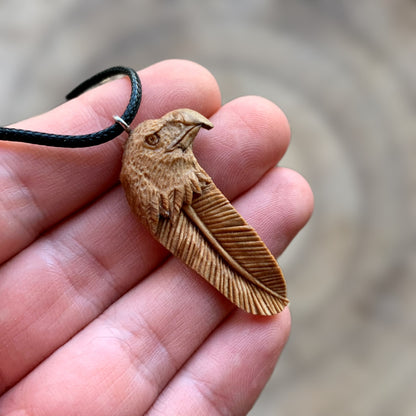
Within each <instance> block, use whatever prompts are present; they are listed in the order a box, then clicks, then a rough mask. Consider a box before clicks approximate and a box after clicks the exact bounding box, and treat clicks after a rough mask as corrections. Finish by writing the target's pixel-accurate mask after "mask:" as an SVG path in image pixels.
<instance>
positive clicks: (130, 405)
mask: <svg viewBox="0 0 416 416" xmlns="http://www.w3.org/2000/svg"><path fill="white" fill-rule="evenodd" d="M140 78H141V80H142V83H143V101H142V105H141V108H140V111H139V114H138V117H137V118H138V119H139V120H138V121H141V120H143V119H146V118H156V117H160V116H161V115H163V114H164V113H166V112H167V111H170V110H172V109H175V108H183V107H188V108H192V109H195V110H197V111H198V112H200V113H202V114H204V115H205V116H207V117H211V120H212V121H213V123H214V125H215V128H214V129H213V130H211V131H209V132H206V131H201V132H200V133H199V136H198V137H197V138H196V140H195V142H194V153H195V155H196V157H197V158H198V160H199V163H200V164H201V166H202V167H203V168H204V169H205V170H206V171H207V172H208V174H210V176H211V177H212V178H213V180H214V182H215V183H216V185H217V186H218V187H219V188H220V189H221V190H222V191H223V193H224V194H225V195H226V196H227V197H228V198H229V199H230V200H231V201H232V202H233V205H234V206H235V207H236V209H237V210H238V211H239V212H240V213H241V215H242V216H243V217H245V218H246V219H247V221H248V222H249V223H250V224H251V225H252V226H253V227H254V228H255V229H256V230H257V232H258V233H259V235H260V236H261V237H262V238H263V240H264V241H265V243H266V244H267V246H268V247H269V248H270V250H271V252H272V253H273V254H275V255H279V254H280V253H281V252H282V251H283V250H284V248H285V247H286V246H287V245H288V243H289V242H290V240H291V239H292V238H293V237H294V235H295V234H296V233H297V232H298V231H299V230H300V229H301V228H302V226H303V225H304V224H305V223H306V221H307V220H308V218H309V216H310V214H311V211H312V205H313V202H312V194H311V191H310V188H309V186H308V185H307V183H306V182H305V181H304V179H303V178H302V177H300V176H299V175H298V174H297V173H295V172H293V171H291V170H288V169H284V168H280V167H275V165H276V163H277V162H278V161H279V160H280V158H281V157H282V155H283V154H284V152H285V150H286V148H287V146H288V143H289V135H290V133H289V127H288V124H287V120H286V118H285V116H284V115H283V113H282V112H281V111H280V110H279V109H278V108H277V107H276V106H275V105H274V104H272V103H270V102H269V101H267V100H265V99H262V98H259V97H244V98H240V99H237V100H234V101H232V102H230V103H228V104H226V105H224V106H222V107H221V104H220V95H219V91H218V87H217V84H216V82H215V80H214V79H213V78H212V76H211V75H210V74H209V73H208V72H207V71H206V70H204V69H203V68H201V67H199V66H198V65H196V64H193V63H189V62H184V61H166V62H161V63H159V64H156V65H154V66H152V67H149V68H147V69H145V70H143V71H141V72H140ZM129 88H130V86H129V81H128V80H127V79H121V80H116V81H114V82H111V83H108V84H105V85H103V86H101V87H99V88H97V89H94V90H91V91H88V92H87V93H85V94H83V95H82V96H80V97H79V98H76V99H74V100H72V101H69V102H67V103H65V104H63V105H62V106H60V107H58V108H56V109H54V110H52V111H51V112H49V113H46V114H44V115H41V116H38V117H35V118H33V119H30V120H26V121H24V122H21V123H19V125H18V127H19V128H23V129H31V130H37V131H48V132H53V133H57V134H81V133H87V132H92V131H96V130H99V129H101V128H103V127H105V126H107V125H109V124H111V122H112V116H113V115H114V114H118V113H119V112H120V111H121V110H122V109H124V107H125V103H126V102H127V99H128V96H129ZM133 127H134V125H133ZM124 140H125V137H124V135H123V136H122V137H119V138H117V139H115V140H113V141H111V142H109V143H106V144H104V145H101V146H98V147H93V148H86V149H62V148H59V149H58V148H47V147H40V146H34V145H28V144H21V143H10V142H0V230H1V234H0V264H1V266H0V394H2V395H1V396H0V415H2V416H3V415H30V416H35V415H42V416H45V415H66V416H69V415H84V414H85V415H89V416H93V415H100V416H105V415H115V414H116V415H117V416H120V415H130V414H131V415H133V414H134V415H139V414H144V413H147V414H149V415H177V414H183V415H188V414H192V415H195V414H201V415H206V414H232V415H243V414H246V413H247V412H248V410H249V409H250V408H251V406H252V405H253V403H254V402H255V400H256V399H257V397H258V395H259V394H260V392H261V390H262V389H263V387H264V385H265V383H266V382H267V380H268V378H269V377H270V375H271V373H272V370H273V368H274V365H275V363H276V361H277V359H278V357H279V355H280V353H281V351H282V349H283V347H284V345H285V343H286V341H287V337H288V335H289V330H290V314H289V311H288V309H285V310H284V311H283V312H282V313H280V314H278V315H276V316H273V317H259V316H252V315H249V314H247V313H245V312H243V311H240V310H238V309H236V308H235V307H234V306H233V305H232V304H231V303H230V302H228V301H227V300H226V299H225V298H224V297H223V296H222V295H221V294H220V293H219V292H217V291H216V290H215V289H214V288H212V287H211V286H210V285H209V284H208V283H207V282H205V281H204V280H203V279H202V278H201V277H199V276H197V275H195V273H194V272H192V271H191V270H190V269H188V268H187V267H186V266H185V265H184V264H182V263H181V262H180V261H179V260H178V259H175V258H173V257H170V256H169V255H168V253H167V252H166V250H165V249H163V248H162V247H161V246H160V245H159V243H157V242H156V241H155V240H154V239H153V238H152V237H151V236H150V234H149V233H148V232H147V231H146V230H145V229H144V227H143V226H142V225H141V224H139V223H138V221H137V220H136V218H135V217H134V216H133V214H132V213H131V212H130V208H129V207H128V205H127V202H126V200H125V197H124V195H123V191H122V189H121V187H120V185H119V183H118V174H119V171H120V163H121V155H122V145H123V141H124ZM289 279H290V277H289ZM289 295H290V293H289Z"/></svg>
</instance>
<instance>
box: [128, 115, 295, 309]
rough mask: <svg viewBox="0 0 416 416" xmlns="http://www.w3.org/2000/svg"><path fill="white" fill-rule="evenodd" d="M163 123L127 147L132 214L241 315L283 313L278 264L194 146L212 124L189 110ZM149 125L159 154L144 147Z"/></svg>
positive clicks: (137, 132) (134, 138) (283, 285)
mask: <svg viewBox="0 0 416 416" xmlns="http://www.w3.org/2000/svg"><path fill="white" fill-rule="evenodd" d="M160 120H162V121H163V123H164V126H166V128H163V127H162V128H160V125H161V124H163V123H161V121H160ZM160 120H158V121H157V122H156V121H154V120H153V121H149V122H144V123H142V124H143V125H144V128H143V127H142V128H141V127H140V126H139V127H138V128H137V129H136V130H135V132H133V134H132V136H131V137H130V138H129V140H128V142H127V144H126V149H125V153H124V156H123V168H122V172H121V177H120V178H121V181H122V184H123V186H124V188H125V191H126V195H127V199H128V201H129V203H130V205H131V207H132V209H133V211H134V212H135V213H136V215H137V216H138V217H139V218H140V219H141V220H142V221H143V223H144V224H145V225H147V227H148V228H149V230H150V231H151V232H152V234H153V235H154V236H155V237H156V238H157V239H158V240H159V241H160V242H161V243H162V244H163V245H164V246H165V247H166V248H167V249H168V250H169V251H171V252H172V253H173V254H174V255H175V256H177V257H179V258H180V259H181V260H182V261H183V262H184V263H185V264H187V265H188V266H189V267H191V268H192V269H194V270H195V271H196V272H197V273H198V274H200V275H201V276H202V277H204V278H205V279H206V280H207V281H208V282H209V283H211V284H212V285H213V286H214V287H215V288H216V289H218V290H219V291H220V292H221V293H222V294H223V295H224V296H226V297H227V298H228V299H229V300H230V301H231V302H233V303H234V304H236V305H237V306H238V307H240V308H241V309H243V310H245V311H247V312H250V313H253V314H260V315H272V314H276V313H278V312H280V311H282V310H283V309H284V307H285V306H286V305H287V304H288V299H287V298H286V283H285V280H284V277H283V274H282V272H281V270H280V267H279V265H278V263H277V262H276V260H275V258H274V257H273V256H272V254H271V253H270V251H269V250H268V249H267V247H266V246H265V244H264V243H263V242H262V240H261V239H260V237H259V236H258V234H257V233H256V231H255V230H254V229H253V228H252V227H250V226H249V225H248V224H247V223H246V222H245V221H244V219H243V218H242V217H241V216H240V214H239V213H238V212H237V211H236V210H235V209H234V207H233V206H232V205H231V204H230V202H229V201H228V200H227V198H226V197H225V196H224V195H223V194H222V193H221V192H220V191H219V189H218V188H217V187H216V186H215V184H214V183H213V181H212V179H211V178H210V177H209V176H208V174H207V173H206V172H205V171H204V170H203V169H202V168H201V167H200V166H199V164H198V162H197V161H196V159H195V157H194V155H193V153H192V149H191V143H192V140H193V138H194V137H195V136H196V133H197V131H198V130H199V127H201V126H204V127H211V126H210V124H208V123H209V121H208V120H206V119H205V118H204V117H203V116H201V115H199V114H198V113H196V112H194V111H191V110H175V111H174V112H171V113H168V114H167V115H166V116H164V117H162V119H160ZM201 120H202V121H201ZM146 123H148V124H146ZM150 123H153V125H157V126H158V131H157V133H158V137H159V139H158V140H153V139H152V140H151V142H154V141H157V142H158V147H154V148H153V149H150V148H149V146H147V145H146V140H147V138H149V137H151V136H149V135H152V134H154V132H153V130H152V129H151V128H150V127H149V124H150ZM178 123H179V126H180V127H181V128H180V129H178ZM204 123H205V124H204ZM172 125H173V127H172ZM192 125H193V126H195V125H197V126H198V128H197V129H196V130H195V129H193V130H192V129H191V128H190V127H189V126H191V127H192ZM182 130H185V133H181V131H182ZM144 131H145V132H146V134H144V133H143V132H144ZM190 131H192V134H190V133H189V132H190ZM181 134H182V136H181ZM184 143H186V146H185V145H184ZM166 149H168V150H166ZM172 149H173V150H172ZM149 150H153V151H149Z"/></svg>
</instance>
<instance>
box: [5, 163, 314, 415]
mask: <svg viewBox="0 0 416 416" xmlns="http://www.w3.org/2000/svg"><path fill="white" fill-rule="evenodd" d="M289 184H290V186H291V187H297V188H298V189H297V190H296V191H292V192H290V193H289V195H288V196H287V200H286V204H287V205H288V206H289V207H299V210H298V214H296V213H295V212H293V211H291V208H290V210H289V211H290V212H288V211H287V210H286V208H285V207H286V204H285V202H284V201H285V200H284V198H283V196H281V195H280V193H279V190H284V189H286V188H287V187H288V186H289ZM307 189H308V188H307V186H306V184H305V181H304V180H303V179H301V177H300V176H299V175H297V174H295V173H294V172H291V171H289V170H286V169H283V168H277V169H273V170H271V171H270V172H269V173H268V174H267V175H266V176H265V177H264V178H263V179H262V180H261V181H260V182H259V183H258V185H257V186H256V188H255V190H254V189H252V190H250V191H248V192H247V193H246V194H244V195H243V196H242V197H241V198H239V199H238V200H237V201H236V202H235V205H236V207H237V209H239V211H240V212H241V213H242V215H243V216H245V217H246V218H247V220H248V221H249V222H250V223H251V224H252V225H253V226H254V227H256V228H257V229H258V230H259V232H260V234H261V235H263V237H264V239H265V242H266V244H268V245H269V246H271V247H279V246H280V247H281V246H282V245H281V244H279V243H275V242H274V240H275V239H278V240H279V239H283V241H289V240H290V238H292V237H293V236H294V235H295V234H296V232H297V231H299V229H300V227H301V226H302V225H303V224H304V223H305V222H306V221H307V216H309V215H310V212H311V206H309V207H306V208H305V207H303V204H311V202H312V198H311V196H310V195H308V194H307ZM257 192H259V193H260V194H261V195H263V198H264V199H265V200H266V201H268V204H269V205H268V209H269V212H270V215H269V216H268V219H269V221H268V222H266V221H264V219H261V218H259V216H258V214H257V206H258V201H257V199H258V195H259V194H258V193H257ZM309 192H310V191H309ZM305 197H306V198H305ZM275 254H278V253H275ZM232 309H233V307H232V305H231V304H230V303H229V302H228V301H227V300H226V299H225V298H224V297H223V296H222V295H221V294H220V293H219V292H217V291H216V290H215V289H213V288H212V287H211V286H210V285H209V284H208V283H206V282H205V281H204V280H203V279H201V278H200V277H198V276H196V275H195V273H193V272H192V271H191V270H189V269H188V268H187V267H186V266H184V265H183V264H182V263H181V262H180V261H178V260H177V259H170V260H169V261H168V262H167V263H165V265H164V266H163V267H161V268H159V269H158V270H157V271H155V272H154V273H153V274H152V276H151V278H148V279H145V280H144V281H143V282H142V283H141V284H140V285H138V286H136V287H135V288H133V289H132V290H131V291H129V292H128V293H127V294H126V295H124V296H123V297H122V298H121V299H119V300H118V301H117V302H116V303H115V304H113V305H112V306H111V307H110V308H109V309H108V310H107V311H106V312H105V313H104V314H103V315H101V317H100V318H99V319H98V320H96V321H94V322H93V323H91V324H90V325H89V326H88V327H87V328H86V329H85V330H83V331H82V332H80V333H79V334H78V335H77V336H75V337H74V338H73V339H72V340H71V341H70V342H68V343H67V344H66V345H65V346H63V347H61V348H60V349H59V350H58V351H56V352H55V354H53V355H52V356H51V357H50V358H49V359H47V360H46V361H45V362H44V363H43V364H42V365H41V366H39V367H38V368H37V369H35V370H34V371H33V372H32V373H31V374H30V375H29V376H27V377H26V378H25V379H24V380H23V381H22V382H21V383H19V384H18V385H17V386H16V387H15V388H13V389H12V390H10V392H9V393H7V394H6V395H5V397H4V399H3V401H0V413H1V411H2V410H3V411H6V410H7V411H11V410H15V406H16V405H15V404H16V403H23V404H24V403H28V400H29V399H28V398H29V397H34V396H35V397H34V399H33V400H32V401H31V402H30V404H31V406H34V407H35V408H36V407H39V408H41V409H42V411H43V414H44V415H48V414H54V413H56V411H57V409H58V408H59V409H60V412H61V413H64V414H71V412H73V413H76V412H77V411H79V409H81V408H83V407H85V406H87V408H88V409H95V412H96V414H100V415H107V414H114V412H115V411H116V410H115V409H117V413H118V414H129V412H130V413H133V412H135V413H136V414H140V413H143V412H144V411H145V410H147V409H148V408H149V406H151V404H152V403H153V402H154V400H155V399H156V397H157V395H158V394H159V393H160V391H162V389H163V388H164V387H165V385H166V384H167V383H168V381H169V380H170V379H171V378H172V377H173V376H174V374H175V373H176V372H177V371H178V369H179V368H180V367H182V365H183V363H184V362H186V361H187V360H188V359H189V357H190V356H191V355H192V354H193V353H194V352H195V351H196V350H197V349H198V347H199V346H200V345H201V344H202V343H203V341H204V340H205V339H206V338H207V336H208V335H209V334H211V333H212V331H213V330H214V329H215V328H216V327H217V326H218V325H219V324H220V322H221V321H222V320H223V319H224V318H225V317H226V316H227V314H228V313H229V312H230V311H231V310H232ZM79 374H82V375H83V376H82V378H81V379H80V377H79ZM52 386H53V389H52ZM67 391H71V395H70V396H69V395H68V394H67V393H66V392H67ZM103 392H105V394H104V395H103ZM35 393H36V394H35ZM23 406H24V405H23ZM78 406H79V407H78ZM90 414H95V413H94V412H93V411H92V410H91V412H90Z"/></svg>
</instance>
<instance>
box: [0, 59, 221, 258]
mask: <svg viewBox="0 0 416 416" xmlns="http://www.w3.org/2000/svg"><path fill="white" fill-rule="evenodd" d="M139 75H140V78H141V80H142V85H143V100H142V104H141V108H140V110H139V113H138V116H137V121H136V122H135V123H137V122H140V121H141V120H143V119H146V118H149V117H159V116H160V115H162V114H163V113H165V112H167V111H170V110H172V109H174V108H178V107H190V108H193V109H195V110H197V111H199V112H201V113H202V114H204V115H205V116H207V117H209V116H211V115H212V114H213V113H214V112H215V111H216V110H217V109H218V108H219V107H220V93H219V89H218V86H217V83H216V81H215V79H214V78H213V76H212V75H211V74H210V73H209V72H208V71H207V70H206V69H204V68H203V67H201V66H199V65H197V64H195V63H192V62H188V61H178V60H171V61H164V62H160V63H158V64H156V65H153V66H151V67H148V68H146V69H144V70H142V71H140V72H139ZM129 90H130V85H129V82H128V80H127V79H121V80H116V81H113V82H111V83H108V84H105V85H103V86H101V87H98V88H95V89H94V90H91V91H88V92H87V93H85V94H84V95H82V96H80V97H78V98H76V99H74V100H71V101H69V102H67V103H65V104H63V105H61V106H60V107H57V108H55V109H54V110H52V111H50V112H48V113H46V114H43V115H41V116H38V117H34V118H32V119H29V120H26V121H24V122H21V123H18V124H17V125H15V126H14V127H16V128H21V129H30V130H35V131H44V132H52V133H56V134H70V135H76V134H83V133H89V132H94V131H97V130H101V129H102V128H104V127H106V126H108V125H110V124H112V116H113V115H115V114H120V113H121V112H122V111H123V110H124V107H125V104H126V103H127V101H128V97H129V95H130V91H129ZM135 123H134V124H135ZM122 142H123V139H121V138H118V139H116V140H113V141H111V142H109V143H106V144H103V145H101V146H98V147H93V148H87V149H62V148H49V147H43V146H35V145H27V144H22V143H11V142H1V141H0V229H1V230H2V232H1V234H0V263H2V262H4V261H6V260H7V259H9V258H10V257H12V256H13V255H14V254H16V253H17V252H19V251H20V250H22V249H23V248H24V247H26V246H28V245H29V244H30V243H31V242H32V241H33V240H35V239H36V238H37V236H38V235H39V234H40V233H42V232H43V231H44V230H45V229H47V228H49V227H51V226H52V225H54V224H56V223H57V222H59V221H60V220H62V219H63V218H65V217H66V216H68V215H69V214H71V213H72V212H74V211H76V210H78V209H79V208H81V207H82V206H84V205H85V204H87V203H88V202H90V201H91V200H93V199H95V198H96V197H97V196H98V195H100V194H101V193H103V192H104V191H105V190H107V189H108V188H109V187H111V186H112V185H113V184H114V183H115V182H116V181H117V180H118V175H119V171H120V163H121V153H122Z"/></svg>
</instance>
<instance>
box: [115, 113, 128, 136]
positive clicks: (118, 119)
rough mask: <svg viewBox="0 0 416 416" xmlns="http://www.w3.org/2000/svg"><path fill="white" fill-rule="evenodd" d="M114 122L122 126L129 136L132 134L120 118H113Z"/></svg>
mask: <svg viewBox="0 0 416 416" xmlns="http://www.w3.org/2000/svg"><path fill="white" fill-rule="evenodd" d="M113 120H114V121H115V122H116V123H117V124H120V126H121V127H123V129H124V131H126V132H127V133H128V134H131V128H130V126H129V125H128V124H127V123H126V122H125V121H124V120H123V119H122V118H121V117H120V116H113Z"/></svg>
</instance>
